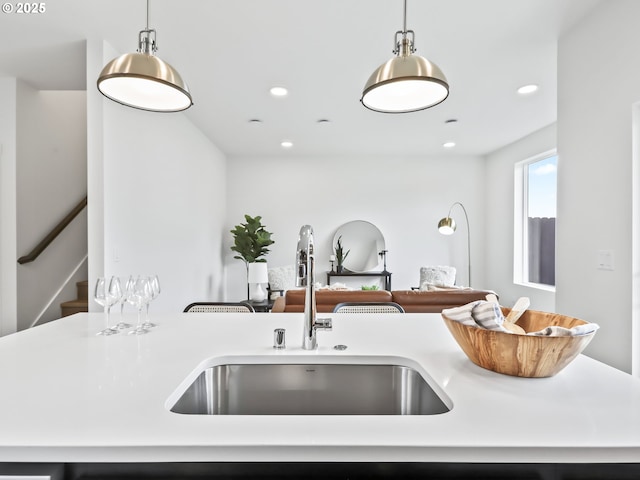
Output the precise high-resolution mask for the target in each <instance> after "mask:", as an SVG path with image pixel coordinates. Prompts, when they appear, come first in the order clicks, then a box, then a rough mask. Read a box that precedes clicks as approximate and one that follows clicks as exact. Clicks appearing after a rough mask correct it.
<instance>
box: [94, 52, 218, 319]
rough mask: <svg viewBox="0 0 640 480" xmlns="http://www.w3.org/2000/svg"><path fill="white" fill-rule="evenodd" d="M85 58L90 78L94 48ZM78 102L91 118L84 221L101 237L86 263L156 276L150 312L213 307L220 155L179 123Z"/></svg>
mask: <svg viewBox="0 0 640 480" xmlns="http://www.w3.org/2000/svg"><path fill="white" fill-rule="evenodd" d="M106 49H107V50H109V49H108V46H107V47H106ZM88 51H89V55H90V57H89V62H88V65H90V67H89V72H91V65H96V64H99V63H100V62H101V61H102V60H101V59H100V57H101V56H102V55H103V54H102V51H101V49H100V48H99V46H98V47H95V46H94V45H92V46H91V47H90V48H89V49H88ZM109 53H111V52H110V51H109ZM105 56H107V55H105ZM97 71H98V72H99V69H97ZM89 75H90V74H89ZM96 75H97V73H96ZM93 82H95V78H94V80H93ZM87 83H89V82H87ZM88 95H91V96H92V97H93V98H92V100H91V102H89V105H90V108H92V109H95V111H93V112H92V111H90V112H89V115H90V118H91V119H92V121H93V124H92V128H93V130H92V135H94V136H93V137H92V138H91V143H90V147H91V148H90V156H92V157H93V160H95V164H94V165H93V167H92V168H91V175H92V176H94V178H92V179H91V181H90V189H91V188H94V189H95V190H96V192H97V195H98V196H99V195H102V198H101V199H100V200H99V205H101V206H103V208H102V210H101V211H93V214H94V218H93V219H92V220H93V221H94V222H95V224H96V226H97V230H100V229H103V232H104V236H103V243H102V245H100V244H99V241H100V239H99V238H96V237H94V238H92V242H93V243H92V249H91V250H90V258H89V260H90V263H91V262H92V261H93V259H94V257H97V263H96V265H99V264H100V263H103V264H104V269H103V273H104V274H106V275H122V276H124V275H129V274H158V275H159V277H160V282H161V287H162V293H161V295H160V297H159V298H158V299H157V300H156V301H155V302H154V305H153V307H152V309H156V310H158V311H175V312H178V311H182V310H183V309H184V307H185V306H186V305H188V304H189V303H191V302H193V301H196V300H219V299H220V298H221V296H222V284H223V279H222V260H221V246H220V243H221V239H222V237H223V232H222V231H223V226H224V222H225V210H226V203H225V198H226V186H225V175H226V170H225V168H226V159H225V157H224V155H223V154H222V153H221V152H220V151H219V150H218V149H217V148H216V147H215V145H213V144H212V143H211V142H210V141H209V140H208V139H207V138H206V137H205V136H204V135H203V134H202V132H201V131H200V130H198V129H197V128H196V127H194V125H193V124H192V123H191V122H190V121H189V119H188V118H187V117H186V116H185V115H184V114H181V113H176V114H157V113H150V112H145V111H141V110H135V109H132V108H128V107H124V106H122V105H119V104H116V103H114V102H111V101H109V100H107V99H103V98H102V97H101V96H100V94H99V93H98V92H97V91H96V90H95V89H93V88H92V89H90V90H89V91H88ZM100 111H101V112H102V115H101V116H100V115H96V112H100ZM100 126H101V127H102V130H101V131H100ZM101 134H102V136H100V135H101ZM100 147H101V150H100ZM101 157H102V158H101ZM90 161H91V158H90ZM101 163H102V165H101ZM96 176H97V177H98V178H100V179H101V183H100V180H96V178H95V177H96ZM101 190H102V191H101ZM89 193H90V196H89V198H90V201H91V198H92V195H91V193H92V191H91V190H90V192H89ZM101 252H104V253H103V256H102V257H100V253H101ZM99 274H100V272H99V271H98V268H95V269H92V270H91V272H90V277H91V278H90V279H89V281H90V283H91V284H93V282H95V277H96V276H98V275H99ZM94 308H95V306H94Z"/></svg>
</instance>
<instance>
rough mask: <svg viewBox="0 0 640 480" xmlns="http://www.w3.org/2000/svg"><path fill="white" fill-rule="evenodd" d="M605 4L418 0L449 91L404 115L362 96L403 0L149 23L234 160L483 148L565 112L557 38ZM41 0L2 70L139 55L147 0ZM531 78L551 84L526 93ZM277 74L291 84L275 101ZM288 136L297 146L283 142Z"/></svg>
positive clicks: (422, 50) (20, 20)
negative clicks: (94, 49)
mask: <svg viewBox="0 0 640 480" xmlns="http://www.w3.org/2000/svg"><path fill="white" fill-rule="evenodd" d="M9 1H10V2H12V3H13V4H14V5H16V4H17V2H13V0H9ZM603 1H612V0H409V1H408V15H407V28H409V29H412V30H414V31H415V37H416V47H417V50H418V52H417V53H418V54H420V55H422V56H424V57H426V58H428V59H429V60H431V61H433V62H435V63H436V64H438V65H439V66H440V68H441V69H442V70H443V71H444V72H445V75H446V76H447V78H448V80H449V83H450V86H451V93H450V96H449V98H448V99H447V100H446V101H445V102H444V103H442V104H441V105H439V106H436V107H434V108H432V109H428V110H424V111H421V112H415V113H410V114H401V115H389V114H381V113H376V112H372V111H370V110H367V109H366V108H364V107H363V106H362V105H361V104H360V102H359V99H360V95H361V92H362V87H363V86H364V84H365V82H366V80H367V78H368V77H369V75H370V74H371V73H372V72H373V70H375V69H376V68H377V67H378V66H379V65H380V64H381V63H383V62H385V61H386V60H388V59H389V58H391V56H392V53H391V50H392V48H393V39H394V34H395V32H396V31H397V30H400V29H401V28H402V10H403V2H402V0H228V1H225V2H223V1H220V0H181V1H175V0H174V1H171V0H151V2H150V27H151V28H155V29H156V30H157V40H158V47H159V50H158V56H159V57H160V58H162V59H163V60H165V61H167V62H169V63H171V64H172V65H173V66H174V67H175V68H176V69H177V70H178V71H179V72H180V73H181V74H182V76H183V78H184V79H185V80H186V81H187V83H188V84H189V87H190V89H191V92H192V95H193V98H194V103H195V105H194V106H193V107H192V108H191V109H189V110H188V111H187V112H186V113H184V114H185V115H187V116H188V117H189V118H190V119H191V120H192V121H193V122H194V123H195V124H196V125H198V126H199V128H200V129H201V130H202V131H203V132H204V133H205V134H206V135H207V136H208V137H209V138H211V140H212V141H213V142H214V143H215V144H216V145H217V146H218V147H219V148H220V149H221V150H222V151H223V152H225V153H226V154H227V155H228V156H229V157H237V156H260V157H265V156H278V157H282V156H283V155H285V156H286V155H290V156H295V157H299V156H322V155H346V156H348V155H373V154H381V155H388V156H397V155H432V154H437V155H442V154H448V155H451V154H463V155H482V154H486V153H489V152H491V151H493V150H495V149H497V148H499V147H501V146H503V145H506V144H508V143H511V142H513V141H515V140H517V139H519V138H521V137H522V136H524V135H526V134H528V133H530V132H532V131H535V130H537V129H539V128H542V127H544V126H546V125H548V124H550V123H552V122H553V121H555V119H556V45H557V39H558V38H559V36H561V35H562V33H563V32H565V31H566V30H567V29H569V28H570V27H571V26H572V25H573V24H575V22H576V21H578V20H579V19H580V18H582V17H583V16H584V15H585V14H586V13H588V12H589V11H590V10H592V9H593V8H594V7H595V6H596V5H597V4H598V3H600V2H603ZM43 3H44V4H45V7H46V11H45V12H44V13H41V14H29V15H27V14H22V15H20V14H16V13H13V14H4V13H0V75H8V76H15V77H18V78H21V79H23V80H25V81H27V82H28V83H30V84H32V85H33V86H34V87H36V88H38V89H44V90H51V89H84V88H95V84H94V83H93V82H92V81H90V82H87V80H86V75H85V65H86V62H85V53H84V40H85V39H87V38H95V39H101V38H104V39H105V40H106V41H107V42H109V43H110V44H111V45H112V46H113V47H114V48H115V49H116V50H118V51H121V52H122V53H127V52H132V51H135V49H136V48H137V39H138V32H139V31H140V30H142V29H143V28H144V27H145V21H146V13H145V7H146V2H145V1H144V0H135V1H134V0H49V1H45V2H43ZM98 73H99V72H98V71H96V72H95V74H93V73H92V75H91V78H93V77H97V75H98ZM87 83H89V84H88V85H87ZM528 83H537V84H539V85H540V91H539V92H538V93H536V94H534V95H532V96H527V97H521V96H518V95H517V94H516V92H515V91H516V88H517V87H519V86H521V85H524V84H528ZM274 85H282V86H286V87H287V88H288V89H289V92H290V93H289V95H288V96H287V97H286V98H280V99H275V98H271V97H270V95H269V88H270V87H271V86H274ZM121 108H126V107H121ZM168 115H172V114H168ZM173 115H175V114H173ZM177 115H180V114H177ZM251 119H259V120H261V123H259V124H255V123H250V122H249V120H251ZM320 119H328V120H330V122H328V123H322V124H319V123H318V120H320ZM448 119H457V120H458V122H457V123H455V124H445V121H446V120H448ZM283 139H288V140H291V141H292V142H294V147H293V148H292V149H290V150H288V151H283V149H282V148H281V147H280V142H281V141H282V140H283ZM446 141H454V142H456V144H457V146H456V147H455V148H453V149H448V150H445V149H443V147H442V144H443V143H444V142H446Z"/></svg>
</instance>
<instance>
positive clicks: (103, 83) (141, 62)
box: [98, 53, 193, 112]
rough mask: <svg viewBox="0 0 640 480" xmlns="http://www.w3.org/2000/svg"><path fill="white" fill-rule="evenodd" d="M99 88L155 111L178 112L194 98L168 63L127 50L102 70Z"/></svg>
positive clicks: (117, 99)
mask: <svg viewBox="0 0 640 480" xmlns="http://www.w3.org/2000/svg"><path fill="white" fill-rule="evenodd" d="M98 90H100V93H102V94H103V95H104V96H105V97H107V98H110V99H111V100H113V101H115V102H118V103H121V104H122V105H126V106H128V107H133V108H139V109H141V110H150V111H154V112H179V111H182V110H186V109H187V108H189V107H190V106H191V105H193V101H192V99H191V94H190V93H189V88H188V86H187V84H186V83H185V82H184V80H182V77H181V76H180V74H179V73H178V72H177V71H176V70H175V69H174V68H173V67H172V66H171V65H169V64H168V63H166V62H164V61H162V60H161V59H160V58H158V57H156V56H155V55H152V54H150V53H127V54H125V55H121V56H120V57H118V58H115V59H113V60H111V61H110V62H109V63H108V64H107V65H106V66H105V67H104V68H103V69H102V72H100V76H99V77H98Z"/></svg>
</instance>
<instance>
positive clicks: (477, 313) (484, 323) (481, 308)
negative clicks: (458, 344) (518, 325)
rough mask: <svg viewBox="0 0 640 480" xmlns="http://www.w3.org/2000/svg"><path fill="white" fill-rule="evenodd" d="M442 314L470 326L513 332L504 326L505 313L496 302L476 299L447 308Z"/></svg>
mask: <svg viewBox="0 0 640 480" xmlns="http://www.w3.org/2000/svg"><path fill="white" fill-rule="evenodd" d="M442 314H443V315H444V316H445V317H447V318H449V319H451V320H454V321H456V322H460V323H462V324H463V325H466V326H468V327H477V328H484V329H487V330H497V331H499V332H507V333H511V332H509V330H507V329H506V328H504V327H503V326H502V324H503V323H504V315H502V310H500V306H499V305H498V304H497V303H495V302H487V301H485V300H476V301H475V302H471V303H467V304H466V305H462V306H460V307H453V308H445V309H444V310H442Z"/></svg>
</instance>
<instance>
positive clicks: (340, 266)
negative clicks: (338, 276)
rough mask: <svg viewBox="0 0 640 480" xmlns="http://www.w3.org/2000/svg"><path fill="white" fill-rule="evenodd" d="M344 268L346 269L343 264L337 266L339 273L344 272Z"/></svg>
mask: <svg viewBox="0 0 640 480" xmlns="http://www.w3.org/2000/svg"><path fill="white" fill-rule="evenodd" d="M343 269H344V267H343V266H342V265H338V266H336V272H338V273H342V270H343Z"/></svg>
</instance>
